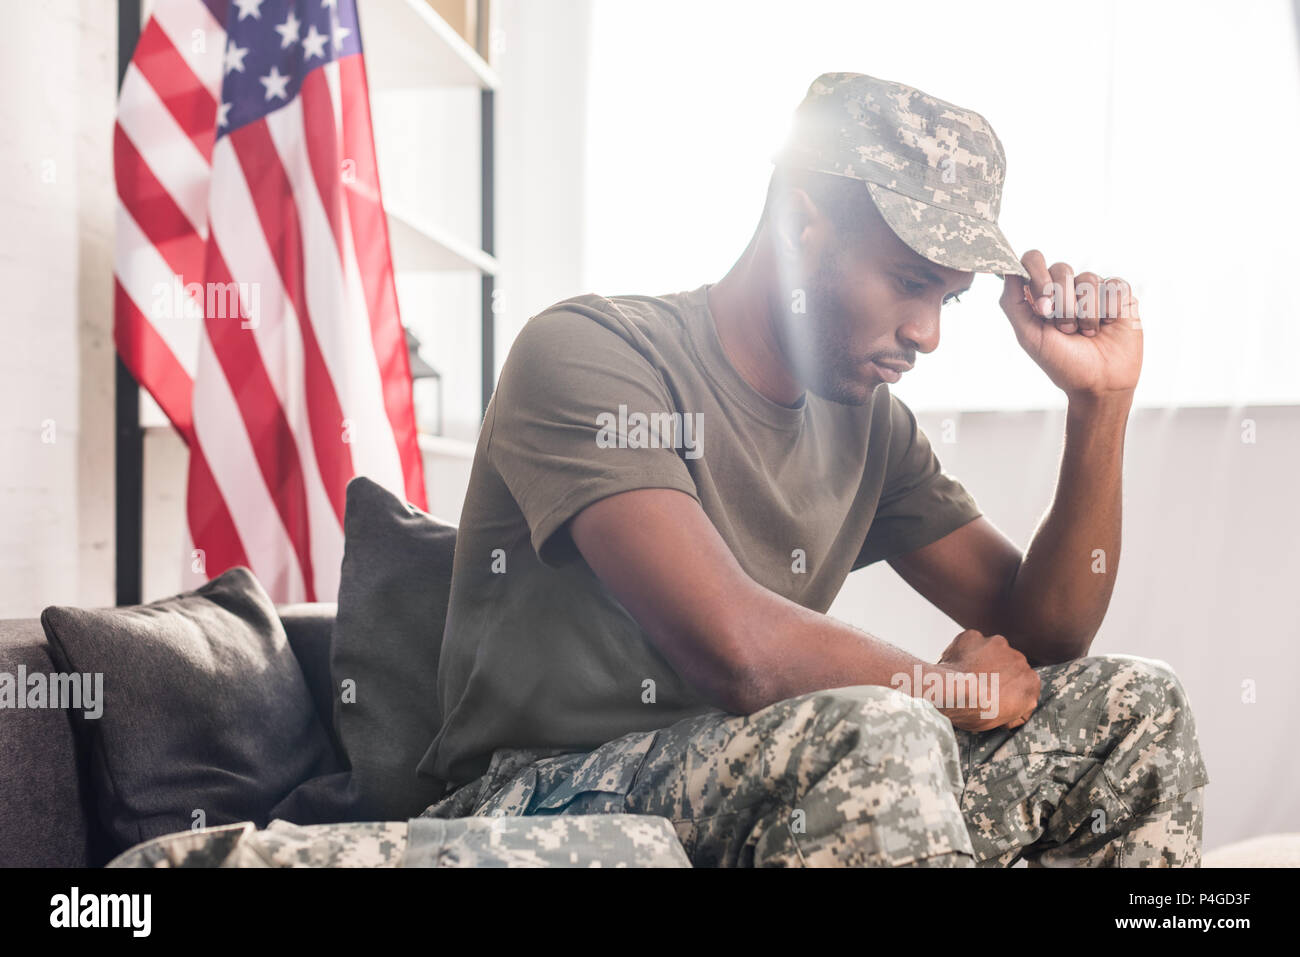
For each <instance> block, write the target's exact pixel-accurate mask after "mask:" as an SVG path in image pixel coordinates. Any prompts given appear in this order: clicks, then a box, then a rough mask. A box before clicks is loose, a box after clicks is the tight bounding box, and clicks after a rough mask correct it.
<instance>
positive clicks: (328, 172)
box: [298, 69, 343, 263]
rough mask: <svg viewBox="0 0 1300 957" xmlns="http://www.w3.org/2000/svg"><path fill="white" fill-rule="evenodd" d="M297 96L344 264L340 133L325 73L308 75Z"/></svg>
mask: <svg viewBox="0 0 1300 957" xmlns="http://www.w3.org/2000/svg"><path fill="white" fill-rule="evenodd" d="M298 95H299V97H301V99H302V123H303V127H304V128H305V129H306V132H307V137H306V141H307V157H308V159H309V160H310V161H311V173H312V179H314V180H315V181H316V192H317V193H318V194H319V195H320V201H321V205H322V206H324V207H325V216H326V218H327V219H328V220H329V222H330V232H332V233H333V234H334V246H335V248H336V249H337V250H338V253H339V262H340V263H341V262H342V261H343V226H342V224H341V223H340V221H339V217H340V215H341V214H340V212H339V183H340V182H342V176H343V170H342V166H341V164H340V161H339V131H338V130H337V129H336V128H335V126H334V104H333V101H332V99H331V97H330V89H329V82H328V81H327V80H326V79H325V71H324V70H323V69H321V70H312V71H311V72H310V73H308V74H307V78H306V79H305V80H303V83H302V89H301V91H300V92H299V94H298Z"/></svg>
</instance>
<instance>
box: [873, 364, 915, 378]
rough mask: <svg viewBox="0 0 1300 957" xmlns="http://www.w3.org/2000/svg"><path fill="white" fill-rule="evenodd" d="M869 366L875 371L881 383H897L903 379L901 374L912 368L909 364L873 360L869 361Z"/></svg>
mask: <svg viewBox="0 0 1300 957" xmlns="http://www.w3.org/2000/svg"><path fill="white" fill-rule="evenodd" d="M869 365H870V366H871V367H872V368H873V369H875V370H876V375H878V376H879V377H880V379H881V381H883V382H897V381H898V380H899V379H901V378H902V377H903V373H904V372H906V371H907V370H908V369H910V368H912V365H911V363H909V362H885V361H878V360H875V359H872V360H870V362H869Z"/></svg>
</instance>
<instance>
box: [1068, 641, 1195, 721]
mask: <svg viewBox="0 0 1300 957" xmlns="http://www.w3.org/2000/svg"><path fill="white" fill-rule="evenodd" d="M1083 662H1084V663H1086V664H1089V665H1090V666H1091V667H1092V668H1095V669H1096V671H1097V673H1098V677H1099V678H1100V680H1101V682H1102V684H1103V686H1104V688H1105V692H1106V702H1107V717H1108V718H1110V720H1112V721H1118V720H1122V719H1123V718H1125V717H1128V716H1131V715H1144V716H1149V717H1151V718H1152V719H1154V720H1155V721H1157V722H1158V723H1160V724H1163V725H1168V724H1176V723H1178V722H1179V721H1180V720H1181V719H1188V718H1190V715H1191V705H1190V702H1189V701H1188V698H1187V690H1186V689H1185V688H1184V687H1183V683H1182V681H1180V680H1179V678H1178V674H1177V673H1176V672H1175V671H1174V669H1173V667H1172V666H1171V665H1170V664H1169V663H1168V662H1165V661H1161V660H1160V659H1158V658H1139V657H1137V656H1135V655H1098V656H1095V657H1092V658H1085V659H1083Z"/></svg>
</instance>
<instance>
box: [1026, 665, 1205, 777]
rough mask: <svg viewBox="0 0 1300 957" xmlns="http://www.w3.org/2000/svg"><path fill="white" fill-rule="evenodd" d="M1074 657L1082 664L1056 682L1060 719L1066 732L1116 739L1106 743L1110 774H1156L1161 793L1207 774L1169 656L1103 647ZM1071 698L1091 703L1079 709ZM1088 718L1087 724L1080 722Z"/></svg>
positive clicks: (1180, 687)
mask: <svg viewBox="0 0 1300 957" xmlns="http://www.w3.org/2000/svg"><path fill="white" fill-rule="evenodd" d="M1072 664H1073V665H1075V666H1076V668H1078V669H1081V670H1079V671H1076V673H1075V674H1074V676H1073V677H1072V678H1067V680H1066V684H1065V685H1064V686H1063V687H1062V688H1061V689H1059V693H1060V694H1062V695H1063V696H1064V699H1065V705H1066V706H1065V708H1064V709H1063V711H1062V713H1061V716H1060V718H1059V720H1058V723H1059V725H1060V726H1061V730H1062V733H1063V734H1066V735H1072V734H1074V733H1076V731H1077V732H1078V733H1079V734H1082V735H1097V734H1100V735H1101V736H1102V737H1107V738H1110V739H1111V740H1112V741H1113V742H1115V743H1113V744H1112V745H1108V747H1116V752H1114V753H1112V756H1111V758H1110V759H1108V760H1109V764H1111V765H1113V767H1111V772H1110V773H1111V776H1112V780H1113V781H1114V782H1116V783H1123V784H1125V786H1128V785H1136V783H1137V782H1139V781H1143V780H1145V781H1147V782H1148V783H1152V782H1158V783H1159V788H1158V789H1157V790H1158V792H1159V794H1160V795H1161V797H1162V799H1164V797H1165V796H1167V795H1170V794H1182V793H1185V792H1186V791H1188V790H1190V789H1191V788H1193V787H1198V786H1201V785H1203V784H1205V783H1207V782H1208V780H1209V778H1208V775H1207V774H1206V772H1205V766H1204V762H1203V760H1202V757H1201V750H1200V744H1199V742H1198V741H1197V736H1196V719H1195V717H1194V716H1193V714H1192V708H1191V703H1190V702H1189V700H1188V697H1187V691H1186V689H1185V688H1184V687H1183V683H1182V681H1180V680H1179V678H1178V675H1177V674H1176V673H1175V672H1174V669H1173V668H1172V667H1170V665H1169V664H1168V663H1167V662H1164V661H1160V660H1158V659H1155V658H1139V657H1136V656H1132V655H1100V656H1097V657H1093V658H1084V659H1081V660H1080V661H1078V662H1074V663H1072ZM1062 677H1065V676H1064V675H1062ZM1045 683H1046V682H1045ZM1074 700H1079V701H1084V700H1087V701H1090V702H1091V703H1092V704H1091V706H1090V707H1086V708H1082V709H1077V710H1076V709H1074V708H1073V707H1071V702H1072V701H1074ZM1085 721H1086V722H1087V728H1086V729H1084V728H1082V727H1081V726H1079V724H1078V722H1085ZM1144 786H1145V785H1144Z"/></svg>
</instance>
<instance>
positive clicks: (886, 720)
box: [751, 685, 960, 791]
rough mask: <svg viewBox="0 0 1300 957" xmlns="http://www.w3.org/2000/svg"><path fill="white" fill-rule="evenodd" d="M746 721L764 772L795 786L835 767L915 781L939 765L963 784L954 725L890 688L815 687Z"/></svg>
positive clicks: (801, 786) (802, 786)
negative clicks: (760, 743)
mask: <svg viewBox="0 0 1300 957" xmlns="http://www.w3.org/2000/svg"><path fill="white" fill-rule="evenodd" d="M751 720H752V722H753V723H754V724H755V726H756V727H757V729H759V730H760V733H761V734H762V735H763V737H764V738H765V741H764V745H765V747H764V751H765V757H766V762H765V764H766V766H767V768H768V770H769V773H770V774H772V775H773V776H777V777H781V778H783V779H784V780H783V782H782V783H784V784H785V785H787V787H789V788H791V789H794V790H799V791H802V790H806V789H807V787H808V786H809V784H810V778H812V777H817V776H821V775H824V774H826V773H828V772H829V771H830V769H832V768H834V767H836V766H837V765H848V766H851V767H859V768H862V769H864V770H872V771H873V772H874V773H877V774H887V775H896V776H902V777H906V778H918V779H922V778H925V779H933V778H934V776H935V772H936V769H937V770H938V771H939V772H940V774H941V776H943V777H944V778H945V779H946V780H948V781H951V780H952V779H953V778H954V777H955V779H956V782H957V786H958V787H959V786H960V770H959V763H958V759H957V742H956V739H955V737H954V736H953V732H952V725H951V723H950V722H949V721H948V719H947V718H945V717H944V716H943V715H941V714H940V713H939V712H938V710H937V709H935V707H934V706H933V705H931V704H930V703H928V702H926V701H923V700H921V699H919V698H912V697H910V696H908V695H905V694H903V693H902V692H900V691H896V690H894V689H892V688H885V687H880V686H876V685H857V686H853V687H847V688H832V689H827V690H824V691H814V692H811V693H809V694H805V695H800V696H799V697H796V698H790V699H787V700H785V701H779V702H777V703H776V704H774V705H771V706H769V707H768V708H765V709H763V711H760V712H758V713H757V714H755V715H753V717H752V719H751Z"/></svg>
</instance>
